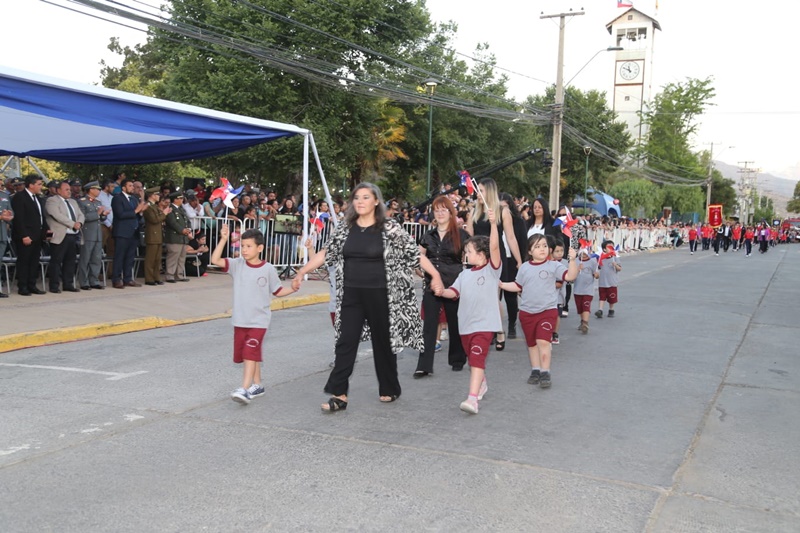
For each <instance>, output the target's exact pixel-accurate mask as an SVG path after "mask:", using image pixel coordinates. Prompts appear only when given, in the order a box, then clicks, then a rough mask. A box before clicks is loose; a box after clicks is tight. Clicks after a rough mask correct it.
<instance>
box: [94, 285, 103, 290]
mask: <svg viewBox="0 0 800 533" xmlns="http://www.w3.org/2000/svg"><path fill="white" fill-rule="evenodd" d="M92 288H93V289H97V290H98V291H102V290H103V289H105V287H103V286H102V285H92Z"/></svg>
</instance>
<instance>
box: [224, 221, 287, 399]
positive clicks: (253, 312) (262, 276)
mask: <svg viewBox="0 0 800 533" xmlns="http://www.w3.org/2000/svg"><path fill="white" fill-rule="evenodd" d="M229 235H230V229H229V228H228V225H227V224H224V225H222V226H221V227H220V232H219V243H217V247H216V248H214V253H213V254H211V260H210V262H211V264H212V265H216V266H218V267H220V268H222V270H223V272H226V273H227V274H229V275H230V276H231V277H232V278H233V312H232V313H231V323H232V324H233V362H234V363H244V372H243V376H242V386H241V387H240V388H238V389H236V390H235V391H233V392H232V393H231V399H232V400H233V401H235V402H239V403H241V404H244V405H247V404H248V403H250V400H251V399H252V398H256V397H258V396H262V395H263V394H264V387H263V386H262V385H261V361H262V349H263V342H264V335H265V334H266V333H267V328H268V327H269V324H270V320H271V318H272V313H271V311H270V302H271V300H272V297H273V296H276V297H280V296H286V295H288V294H292V293H293V292H294V289H292V288H291V287H284V286H282V285H281V280H280V278H279V277H278V272H277V271H276V270H275V267H274V266H272V265H271V264H270V263H268V262H266V261H264V260H262V259H261V254H262V252H263V251H264V235H263V234H262V233H261V232H260V231H259V230H257V229H249V230H247V231H245V232H244V233H243V234H242V237H241V239H240V244H241V252H240V255H239V257H237V258H235V259H223V258H222V251H223V250H225V247H226V245H227V242H228V237H229Z"/></svg>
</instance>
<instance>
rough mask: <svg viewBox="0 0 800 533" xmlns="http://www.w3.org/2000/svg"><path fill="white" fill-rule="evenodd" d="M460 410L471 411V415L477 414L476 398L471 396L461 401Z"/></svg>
mask: <svg viewBox="0 0 800 533" xmlns="http://www.w3.org/2000/svg"><path fill="white" fill-rule="evenodd" d="M460 407H461V410H462V411H464V412H465V413H471V414H473V415H477V414H478V400H475V399H473V398H467V399H466V400H464V401H463V402H461V406H460Z"/></svg>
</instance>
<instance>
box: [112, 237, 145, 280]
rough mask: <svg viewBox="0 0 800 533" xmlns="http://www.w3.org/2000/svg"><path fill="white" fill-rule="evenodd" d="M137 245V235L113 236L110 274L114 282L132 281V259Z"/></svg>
mask: <svg viewBox="0 0 800 533" xmlns="http://www.w3.org/2000/svg"><path fill="white" fill-rule="evenodd" d="M138 245H139V239H138V237H137V238H134V237H130V238H128V237H114V274H113V275H112V276H111V280H112V281H113V282H114V283H116V282H118V281H122V282H124V283H128V282H129V281H133V260H134V258H135V257H136V247H137V246H138Z"/></svg>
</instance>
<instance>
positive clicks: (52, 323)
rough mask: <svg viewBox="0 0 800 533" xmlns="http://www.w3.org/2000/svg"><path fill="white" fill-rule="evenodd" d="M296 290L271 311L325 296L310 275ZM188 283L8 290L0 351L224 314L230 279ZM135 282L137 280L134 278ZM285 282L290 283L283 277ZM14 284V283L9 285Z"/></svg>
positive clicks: (214, 275)
mask: <svg viewBox="0 0 800 533" xmlns="http://www.w3.org/2000/svg"><path fill="white" fill-rule="evenodd" d="M311 278H312V279H309V280H308V281H306V282H304V283H303V285H302V287H301V288H300V290H299V291H298V292H296V293H294V294H292V295H290V296H286V297H284V298H275V299H273V300H272V310H273V311H277V310H280V309H288V308H291V307H298V306H303V305H312V304H317V303H323V302H327V301H328V300H329V294H330V292H329V285H328V282H327V281H320V280H318V279H316V278H314V277H313V276H312V277H311ZM190 279H191V281H190V282H189V283H167V284H164V285H160V286H158V287H149V286H146V285H142V287H126V288H125V289H122V290H120V289H114V288H112V287H111V286H110V285H109V286H108V287H106V289H105V290H90V291H81V292H79V293H61V294H51V293H47V294H45V295H33V296H27V297H26V296H20V295H18V294H17V293H16V291H13V292H12V293H11V296H10V298H7V299H3V300H2V301H0V309H2V314H3V318H2V321H0V353H4V352H10V351H13V350H20V349H23V348H31V347H34V346H44V345H48V344H58V343H61V342H69V341H76V340H83V339H91V338H95V337H104V336H107V335H117V334H120V333H129V332H132V331H143V330H147V329H154V328H164V327H169V326H175V325H179V324H189V323H193V322H203V321H206V320H213V319H217V318H225V317H229V316H230V314H231V306H232V293H231V280H230V278H229V277H228V276H227V275H225V274H222V273H220V272H214V271H210V272H209V274H208V275H207V276H205V277H201V278H190ZM137 281H139V282H141V281H142V280H141V279H139V280H137ZM283 284H284V285H287V286H288V285H289V284H290V281H289V280H285V281H283ZM15 288H16V287H15Z"/></svg>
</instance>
